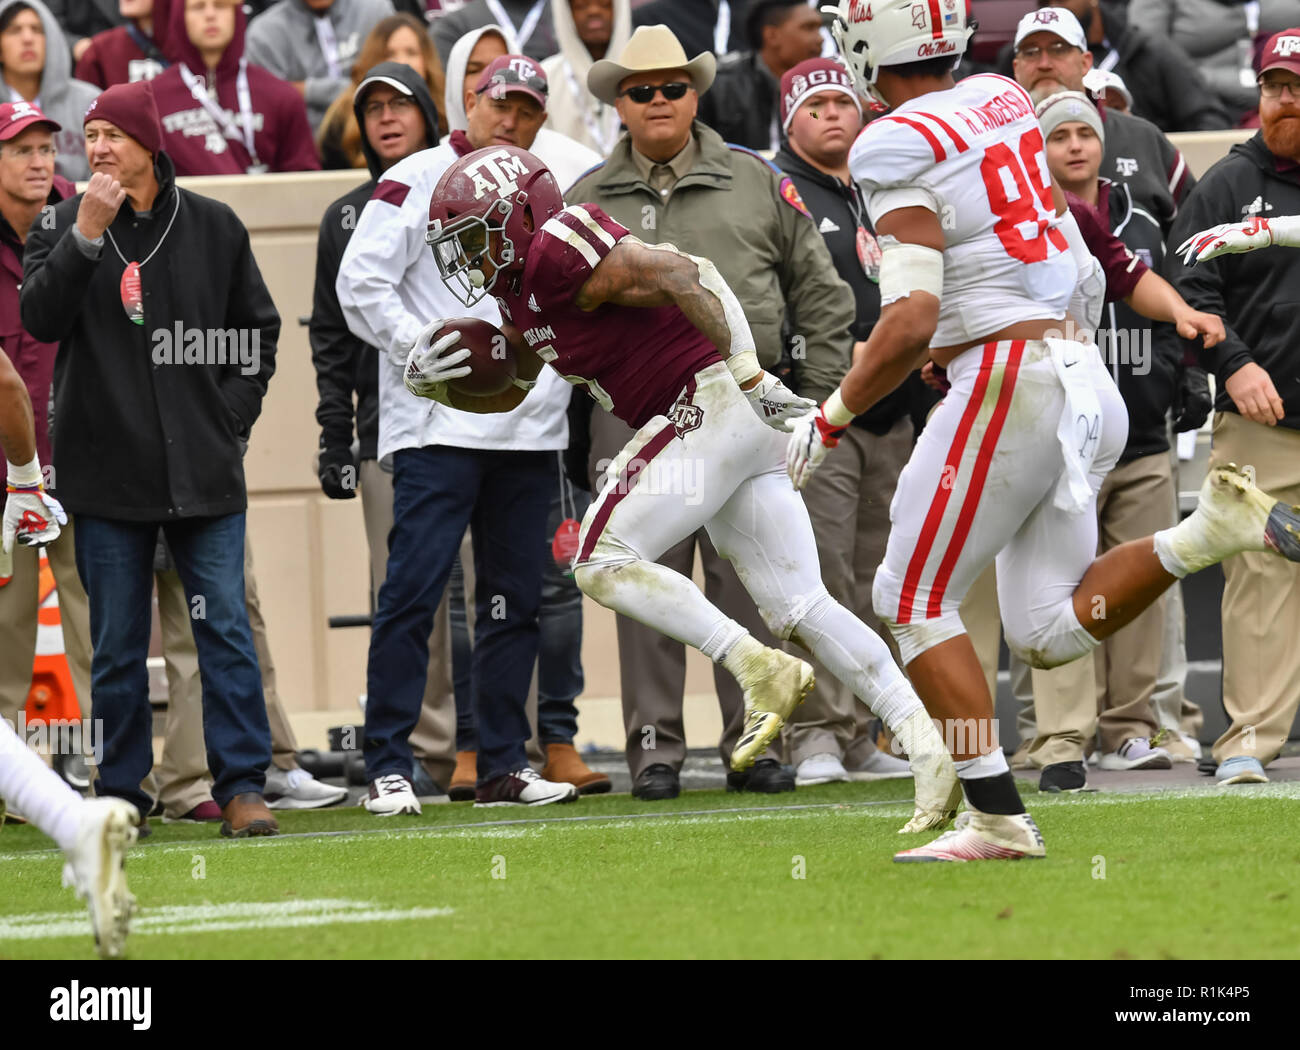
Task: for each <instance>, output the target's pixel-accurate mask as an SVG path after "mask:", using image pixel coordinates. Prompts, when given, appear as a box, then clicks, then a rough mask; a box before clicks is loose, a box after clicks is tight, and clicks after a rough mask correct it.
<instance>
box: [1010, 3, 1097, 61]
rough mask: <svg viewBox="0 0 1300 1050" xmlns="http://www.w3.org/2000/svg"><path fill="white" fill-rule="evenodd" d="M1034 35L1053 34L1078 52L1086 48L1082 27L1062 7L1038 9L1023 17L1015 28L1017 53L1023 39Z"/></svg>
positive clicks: (1071, 13) (1070, 13) (1086, 39)
mask: <svg viewBox="0 0 1300 1050" xmlns="http://www.w3.org/2000/svg"><path fill="white" fill-rule="evenodd" d="M1034 33H1055V34H1056V35H1057V36H1059V37H1060V38H1061V39H1062V40H1064V41H1065V42H1066V43H1067V44H1069V45H1070V46H1071V47H1077V48H1078V49H1079V50H1080V51H1086V50H1087V48H1088V38H1087V37H1086V36H1084V34H1083V26H1081V25H1079V20H1078V19H1077V18H1075V17H1074V14H1073V12H1071V11H1069V10H1067V9H1066V8H1064V7H1040V8H1039V9H1038V10H1037V11H1030V12H1029V13H1028V14H1027V15H1025V17H1024V18H1022V19H1021V20H1020V23H1019V24H1018V25H1017V26H1016V42H1015V49H1016V50H1017V51H1019V50H1020V45H1021V43H1022V42H1023V41H1024V39H1025V37H1027V36H1032V35H1033V34H1034Z"/></svg>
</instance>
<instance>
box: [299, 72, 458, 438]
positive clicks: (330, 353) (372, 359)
mask: <svg viewBox="0 0 1300 1050" xmlns="http://www.w3.org/2000/svg"><path fill="white" fill-rule="evenodd" d="M370 72H371V73H373V74H376V75H380V76H387V77H390V78H392V79H394V80H397V81H399V82H400V83H402V84H404V85H406V87H408V88H409V89H410V90H411V92H412V93H413V94H414V96H415V100H416V102H418V103H419V106H420V110H421V112H422V113H423V114H424V126H425V129H426V133H427V135H428V141H427V142H426V143H425V145H424V146H420V147H418V148H420V149H423V148H425V146H436V145H437V144H438V110H437V108H436V107H435V106H434V104H433V99H432V97H430V95H429V89H428V88H427V87H426V86H425V83H424V80H423V79H422V78H421V77H420V76H419V74H417V73H416V72H415V70H413V69H411V68H410V67H409V66H405V65H403V64H402V63H400V62H382V63H380V64H379V65H377V66H375V68H374V69H373V70H371V71H370ZM364 101H365V100H364V99H357V100H356V101H354V102H353V110H354V111H355V113H356V116H357V124H358V126H360V128H361V148H362V150H363V151H364V153H365V155H366V163H367V164H368V165H369V167H370V179H369V181H368V182H365V183H363V184H362V185H360V186H358V187H357V188H356V189H355V190H352V191H351V192H349V193H345V194H344V195H343V196H342V197H340V198H339V199H338V200H336V201H335V202H334V203H333V204H331V205H330V206H329V207H328V208H326V209H325V215H324V217H323V218H322V219H321V224H320V235H319V237H318V239H317V241H316V287H315V290H314V291H313V293H312V305H311V326H310V328H309V329H308V336H309V339H310V341H311V360H312V364H313V365H314V366H315V368H316V390H317V393H318V394H319V400H318V401H317V403H316V422H317V423H319V424H320V428H321V436H320V447H321V449H322V450H328V451H330V452H333V453H338V454H340V455H341V454H342V453H344V452H345V451H346V450H348V449H350V448H351V446H352V420H353V407H352V394H353V391H356V430H357V440H358V441H359V443H360V446H361V448H360V457H359V458H360V459H374V458H376V456H377V455H378V446H379V358H378V356H377V355H378V353H379V351H378V350H376V349H375V348H374V347H371V346H367V345H366V344H365V343H363V342H362V341H361V340H360V339H358V338H357V337H356V336H354V335H353V334H352V332H351V331H349V329H348V325H347V322H346V321H345V320H344V318H343V309H342V307H340V306H339V297H338V294H337V293H336V292H335V291H334V284H335V281H336V280H337V278H338V273H339V263H340V262H342V261H343V252H344V251H345V250H346V249H347V246H348V241H349V240H351V239H352V231H353V230H355V229H356V226H357V220H358V219H360V217H361V210H362V209H363V208H364V207H365V206H366V201H368V200H369V199H370V195H371V193H373V192H374V189H375V184H376V183H377V182H378V181H379V176H380V175H381V174H383V170H384V169H383V165H382V163H381V162H380V160H379V157H378V156H377V155H376V154H375V151H374V148H373V147H372V146H371V145H370V141H369V140H368V139H367V138H366V131H365V129H366V122H365V117H364V115H363V114H362V112H361V104H362V103H363V102H364Z"/></svg>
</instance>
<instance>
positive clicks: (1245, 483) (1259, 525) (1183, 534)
mask: <svg viewBox="0 0 1300 1050" xmlns="http://www.w3.org/2000/svg"><path fill="white" fill-rule="evenodd" d="M1160 535H1162V536H1165V537H1167V539H1168V543H1169V548H1170V549H1171V550H1172V551H1173V553H1174V554H1175V555H1176V556H1177V557H1178V559H1179V560H1180V561H1181V562H1182V563H1183V564H1184V565H1185V566H1186V567H1187V568H1188V569H1189V570H1190V571H1192V572H1197V571H1199V570H1201V569H1204V568H1206V567H1207V566H1209V565H1214V564H1216V563H1217V562H1220V561H1223V560H1224V559H1225V558H1230V557H1232V555H1234V554H1240V553H1242V552H1243V551H1273V552H1274V553H1275V554H1280V555H1281V556H1282V557H1284V558H1287V559H1289V560H1290V561H1295V562H1300V508H1297V507H1291V506H1288V505H1287V504H1285V503H1283V502H1282V501H1281V500H1278V499H1275V498H1274V497H1272V496H1270V495H1269V494H1268V493H1267V492H1264V491H1263V490H1262V489H1260V488H1259V487H1258V486H1256V484H1255V475H1254V471H1253V469H1251V468H1250V467H1247V468H1245V469H1242V468H1241V467H1238V466H1237V464H1235V463H1229V464H1228V465H1227V466H1226V467H1216V468H1214V469H1213V470H1211V471H1210V472H1209V474H1207V475H1206V478H1205V482H1204V483H1203V484H1202V485H1201V493H1200V496H1199V497H1198V499H1197V504H1196V510H1195V511H1193V512H1192V514H1191V515H1189V516H1188V517H1187V518H1186V519H1185V520H1184V521H1182V522H1181V523H1180V524H1178V525H1175V526H1174V527H1173V528H1172V529H1169V530H1167V531H1165V532H1163V533H1160Z"/></svg>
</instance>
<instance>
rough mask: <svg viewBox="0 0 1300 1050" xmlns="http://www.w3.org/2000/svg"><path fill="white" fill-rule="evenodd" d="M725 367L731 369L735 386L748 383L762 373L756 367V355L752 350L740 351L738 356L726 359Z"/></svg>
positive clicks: (734, 355)
mask: <svg viewBox="0 0 1300 1050" xmlns="http://www.w3.org/2000/svg"><path fill="white" fill-rule="evenodd" d="M727 367H728V368H729V369H731V374H732V376H733V377H734V378H735V380H736V385H737V386H740V385H743V384H745V383H748V382H749V381H750V380H751V379H753V378H754V377H755V376H756V375H758V374H759V373H760V372H762V371H763V370H762V369H761V368H760V367H759V366H758V354H756V353H755V352H754V351H753V350H742V351H740V353H738V354H732V355H731V356H730V357H728V358H727Z"/></svg>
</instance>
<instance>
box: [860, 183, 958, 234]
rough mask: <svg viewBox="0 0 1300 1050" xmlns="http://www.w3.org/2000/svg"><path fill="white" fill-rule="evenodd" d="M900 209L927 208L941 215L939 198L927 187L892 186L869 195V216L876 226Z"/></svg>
mask: <svg viewBox="0 0 1300 1050" xmlns="http://www.w3.org/2000/svg"><path fill="white" fill-rule="evenodd" d="M899 208H927V209H929V210H930V211H932V212H934V213H935V214H936V215H938V214H939V212H940V210H941V208H940V205H939V198H938V197H936V196H935V195H934V193H933V191H931V190H930V189H929V188H927V187H925V186H917V185H913V186H890V187H888V188H887V189H882V190H871V191H870V192H869V193H868V195H867V215H869V216H870V217H871V224H872V225H873V226H874V225H875V224H876V223H878V222H880V219H881V217H882V216H884V215H888V214H889V213H890V212H891V211H897V210H898V209H899Z"/></svg>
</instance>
